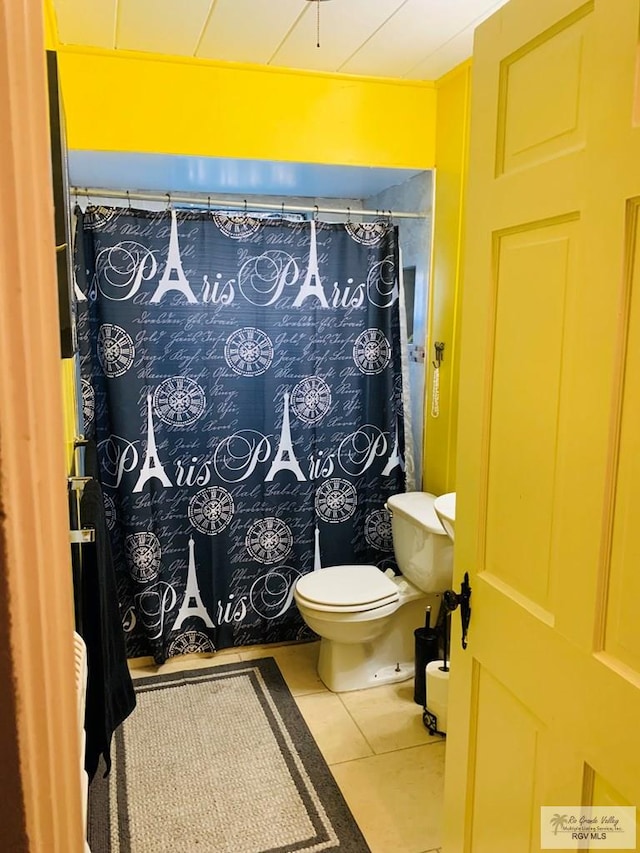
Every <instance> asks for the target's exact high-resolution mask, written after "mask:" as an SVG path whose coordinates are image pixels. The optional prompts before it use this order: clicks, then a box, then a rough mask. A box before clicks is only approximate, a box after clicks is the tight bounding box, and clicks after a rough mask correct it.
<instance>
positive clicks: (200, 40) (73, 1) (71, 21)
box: [52, 0, 507, 80]
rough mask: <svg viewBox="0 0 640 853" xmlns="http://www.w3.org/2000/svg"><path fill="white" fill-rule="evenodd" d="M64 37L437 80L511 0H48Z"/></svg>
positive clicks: (80, 42)
mask: <svg viewBox="0 0 640 853" xmlns="http://www.w3.org/2000/svg"><path fill="white" fill-rule="evenodd" d="M52 2H53V4H54V7H55V9H56V14H57V19H58V30H59V38H60V42H61V43H62V44H78V45H87V46H95V47H103V48H113V47H114V46H115V47H116V48H120V49H124V50H135V51H141V52H145V51H149V52H153V53H164V54H168V55H176V56H181V55H182V56H197V57H198V58H202V59H218V60H221V61H228V62H249V63H255V64H257V65H260V64H269V65H271V66H274V67H289V68H300V69H309V70H315V71H325V72H335V71H340V72H342V73H345V74H364V75H368V76H374V77H398V78H403V77H404V78H410V79H422V80H434V79H437V78H438V77H439V76H441V75H442V74H444V73H446V72H447V71H449V70H450V69H451V68H453V67H454V66H455V65H457V64H458V63H459V62H461V61H462V60H464V59H466V58H467V57H469V56H470V55H471V49H472V42H473V31H474V29H475V27H476V26H477V24H478V23H480V22H481V21H482V20H484V18H486V17H488V15H489V14H491V13H492V12H493V11H495V10H496V9H498V8H499V7H500V6H502V5H504V3H505V2H507V0H332V2H328V3H320V4H319V8H320V44H321V47H320V48H317V47H316V11H317V8H318V4H316V3H309V2H306V0H186V2H185V0H182V2H180V0H52Z"/></svg>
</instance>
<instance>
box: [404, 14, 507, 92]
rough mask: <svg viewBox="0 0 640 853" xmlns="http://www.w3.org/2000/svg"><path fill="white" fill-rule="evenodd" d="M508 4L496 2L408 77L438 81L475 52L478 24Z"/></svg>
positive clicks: (414, 69)
mask: <svg viewBox="0 0 640 853" xmlns="http://www.w3.org/2000/svg"><path fill="white" fill-rule="evenodd" d="M506 2H507V0H498V2H494V4H493V5H492V6H491V9H490V10H489V11H488V12H486V13H484V14H483V16H482V17H481V18H479V19H478V20H477V21H475V22H474V23H473V24H471V25H470V26H468V27H466V29H464V30H462V31H461V32H460V33H458V35H456V36H454V37H453V38H452V39H449V40H448V41H446V42H444V44H442V45H441V46H440V47H439V48H438V49H437V50H435V51H433V53H431V54H429V56H427V57H426V58H425V59H424V60H423V61H422V62H420V63H419V64H418V65H416V66H415V67H414V68H412V69H411V71H410V72H409V73H408V74H407V75H406V76H407V77H409V78H411V79H414V80H437V79H438V78H439V77H442V75H443V74H446V73H447V71H450V70H451V69H452V68H455V66H456V65H459V64H460V63H461V62H464V60H465V59H468V58H469V57H470V56H471V54H472V52H473V37H474V34H475V31H476V27H477V26H478V24H480V23H481V22H482V21H483V20H485V18H487V17H489V15H491V14H492V13H493V12H495V11H496V10H497V9H499V8H500V7H501V6H504V4H505V3H506Z"/></svg>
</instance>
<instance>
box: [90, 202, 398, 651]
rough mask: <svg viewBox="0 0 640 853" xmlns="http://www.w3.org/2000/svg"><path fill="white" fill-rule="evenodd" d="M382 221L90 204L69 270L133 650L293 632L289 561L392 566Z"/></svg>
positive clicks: (389, 332)
mask: <svg viewBox="0 0 640 853" xmlns="http://www.w3.org/2000/svg"><path fill="white" fill-rule="evenodd" d="M397 265H398V251H397V230H396V229H395V228H394V227H393V226H392V225H390V224H389V223H386V222H376V223H368V224H355V223H353V224H352V223H346V224H340V225H336V224H327V223H322V222H317V221H315V220H314V221H297V222H293V221H287V220H286V219H283V218H277V219H269V218H260V217H252V216H248V215H228V214H224V213H212V212H208V211H205V212H202V211H198V212H194V211H184V210H178V211H176V210H166V211H163V212H151V211H144V210H133V209H130V208H124V209H116V208H105V207H90V208H88V209H87V211H86V213H84V214H82V213H81V212H78V226H77V235H76V277H77V292H78V329H79V339H80V357H81V368H82V370H81V372H82V393H83V412H84V419H85V432H86V433H87V434H88V435H89V436H90V437H94V438H95V440H96V443H97V446H98V451H99V458H100V468H101V480H102V485H103V490H104V495H105V505H106V506H105V508H106V512H107V519H108V524H109V528H110V533H111V537H112V547H113V552H114V558H115V564H116V567H117V576H118V577H117V579H118V589H119V597H120V606H121V612H122V618H123V625H124V628H125V634H126V639H127V651H128V654H129V655H130V656H132V657H133V656H139V655H149V654H152V655H153V656H154V657H155V659H156V661H158V662H161V661H163V660H165V659H166V658H167V657H171V656H173V655H177V654H181V653H185V652H192V651H213V650H214V649H218V648H225V647H229V646H238V645H247V644H253V643H269V642H280V641H284V640H292V639H296V638H301V637H304V636H309V633H308V631H307V629H306V628H305V626H304V623H303V622H302V620H301V618H300V616H299V614H298V613H297V610H296V607H295V603H294V601H293V586H294V584H295V581H296V579H297V578H299V577H300V576H301V575H303V574H305V573H307V572H311V571H314V570H315V569H318V568H320V567H322V566H330V565H335V564H338V563H373V564H376V565H377V566H379V567H380V568H382V569H385V568H388V567H393V566H394V562H393V548H392V541H391V527H390V520H389V515H388V513H387V511H386V509H385V501H386V499H387V497H388V496H389V495H392V494H394V493H397V492H399V491H404V488H405V474H404V429H403V407H402V370H401V357H400V320H399V292H398V276H397V272H398V270H397Z"/></svg>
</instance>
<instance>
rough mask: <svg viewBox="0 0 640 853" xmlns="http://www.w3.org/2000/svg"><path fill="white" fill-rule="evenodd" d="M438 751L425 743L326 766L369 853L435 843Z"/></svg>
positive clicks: (440, 746)
mask: <svg viewBox="0 0 640 853" xmlns="http://www.w3.org/2000/svg"><path fill="white" fill-rule="evenodd" d="M444 748H445V747H444V743H431V744H427V745H425V746H415V747H412V748H410V749H401V750H399V751H398V752H388V753H385V754H384V755H374V756H372V757H371V758H361V759H359V760H357V761H348V762H345V763H344V764H334V765H333V766H332V767H331V772H332V773H333V775H334V776H335V778H336V781H337V782H338V785H339V786H340V789H341V791H342V793H343V795H344V798H345V799H346V801H347V803H348V804H349V808H350V809H351V811H352V812H353V815H354V817H355V819H356V821H357V822H358V826H359V827H360V829H361V830H362V832H363V834H364V836H365V838H366V840H367V843H368V844H369V847H370V848H371V851H372V853H391V851H393V853H421V851H423V850H432V849H433V848H437V846H438V845H439V844H440V843H441V840H442V839H441V832H442V795H443V787H444Z"/></svg>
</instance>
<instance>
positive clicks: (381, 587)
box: [295, 565, 400, 613]
mask: <svg viewBox="0 0 640 853" xmlns="http://www.w3.org/2000/svg"><path fill="white" fill-rule="evenodd" d="M295 598H296V600H297V601H299V602H300V603H301V604H304V605H306V606H307V607H309V608H312V609H314V610H321V611H323V612H325V613H361V612H364V611H369V610H377V609H378V608H382V607H388V606H389V605H393V604H396V603H397V602H398V601H399V598H400V594H399V591H398V587H397V585H396V584H395V583H394V582H393V581H392V580H391V579H390V578H388V577H387V576H386V575H384V574H383V573H382V572H381V571H380V570H379V569H378V568H377V567H376V566H351V565H347V566H331V567H329V568H326V569H319V570H318V571H315V572H310V573H309V574H308V575H304V576H303V577H301V578H300V579H299V580H298V582H297V584H296V588H295Z"/></svg>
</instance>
